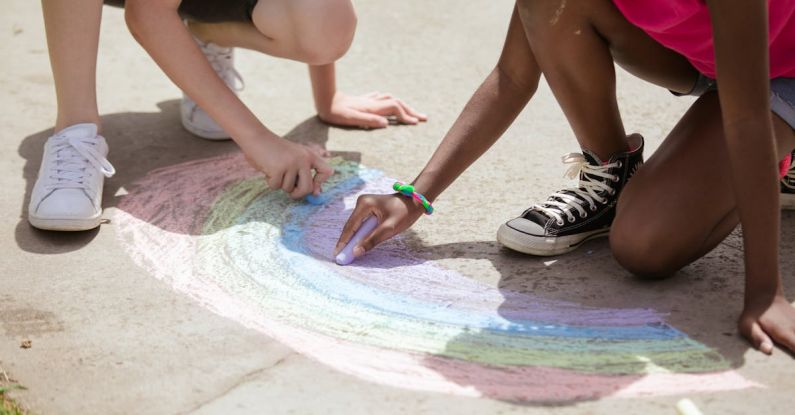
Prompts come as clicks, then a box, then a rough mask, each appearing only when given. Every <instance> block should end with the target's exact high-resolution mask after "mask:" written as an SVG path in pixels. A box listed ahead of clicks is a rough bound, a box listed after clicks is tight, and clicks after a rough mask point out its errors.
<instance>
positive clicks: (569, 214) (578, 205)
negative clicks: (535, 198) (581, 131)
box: [530, 153, 621, 225]
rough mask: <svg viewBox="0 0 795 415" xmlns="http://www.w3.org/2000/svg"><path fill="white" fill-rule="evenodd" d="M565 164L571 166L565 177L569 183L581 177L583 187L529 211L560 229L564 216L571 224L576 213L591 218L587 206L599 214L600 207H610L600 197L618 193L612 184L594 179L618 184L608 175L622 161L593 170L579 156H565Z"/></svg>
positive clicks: (576, 154)
mask: <svg viewBox="0 0 795 415" xmlns="http://www.w3.org/2000/svg"><path fill="white" fill-rule="evenodd" d="M562 161H563V164H568V165H569V168H568V170H566V174H565V177H567V178H569V179H575V178H577V177H582V179H581V180H580V186H579V187H575V188H569V189H565V190H561V191H560V192H557V193H554V194H553V195H552V196H550V197H549V199H547V201H546V202H544V203H542V204H539V205H535V206H533V207H531V208H530V209H533V210H537V211H539V212H541V213H544V214H545V215H547V216H549V217H552V218H555V220H556V222H557V224H558V225H563V224H564V223H565V222H564V220H563V215H565V216H566V219H568V221H569V222H574V221H575V219H576V218H575V217H574V215H573V211H575V210H576V211H577V213H579V215H580V217H581V218H585V217H586V216H588V212H587V211H586V210H585V208H584V206H585V205H586V204H587V205H588V207H589V208H590V209H591V211H596V209H597V205H596V204H597V203H607V199H606V198H604V197H602V196H600V193H602V192H607V193H609V194H610V195H613V194H615V192H616V191H615V189H613V188H612V187H611V186H610V185H609V184H607V183H605V182H601V181H596V180H594V177H601V178H604V179H607V180H610V181H613V182H618V180H619V177H618V176H616V175H614V174H609V173H608V172H607V171H608V170H610V169H612V168H613V167H621V161H616V162H613V163H610V164H604V165H601V166H593V165H591V164H589V163H588V160H586V159H585V156H583V155H582V154H580V153H569V154H566V155H565V156H563V158H562Z"/></svg>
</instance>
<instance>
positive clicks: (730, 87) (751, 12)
mask: <svg viewBox="0 0 795 415" xmlns="http://www.w3.org/2000/svg"><path fill="white" fill-rule="evenodd" d="M707 4H708V6H709V10H710V15H711V17H712V26H713V35H714V43H715V60H716V66H717V68H718V71H717V81H718V87H719V88H720V105H721V113H722V115H723V128H724V133H725V136H726V145H727V148H728V150H729V163H730V164H731V171H732V181H733V183H734V194H735V198H736V200H737V210H738V213H739V216H740V223H741V224H742V228H743V240H744V243H745V274H746V277H745V278H746V288H745V309H744V311H743V315H742V317H741V319H740V330H741V332H742V334H743V335H744V336H746V337H747V338H749V339H750V340H751V341H752V342H753V344H754V346H756V347H757V348H759V349H760V350H761V351H763V352H765V353H771V352H772V350H773V341H776V342H778V343H780V344H782V345H784V346H786V347H788V348H789V349H790V350H792V351H795V309H793V307H792V306H790V304H789V302H787V301H786V300H785V299H784V296H783V290H782V283H781V276H780V271H779V258H778V248H779V247H778V242H779V229H780V212H779V203H778V192H779V189H778V175H777V169H776V165H777V161H778V159H779V158H778V156H777V150H776V139H775V136H774V131H773V122H772V117H771V112H770V78H769V76H770V68H769V66H770V64H769V53H768V49H769V46H768V13H767V1H765V0H708V1H707Z"/></svg>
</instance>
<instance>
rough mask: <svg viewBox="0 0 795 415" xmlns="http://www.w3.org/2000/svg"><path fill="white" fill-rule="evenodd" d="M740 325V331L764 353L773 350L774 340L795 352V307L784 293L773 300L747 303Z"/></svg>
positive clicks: (769, 352)
mask: <svg viewBox="0 0 795 415" xmlns="http://www.w3.org/2000/svg"><path fill="white" fill-rule="evenodd" d="M739 326H740V333H741V334H742V335H743V336H745V338H747V339H748V340H750V341H751V343H752V344H753V345H754V347H756V348H757V349H759V350H760V351H761V352H763V353H766V354H771V353H772V352H773V342H776V343H778V344H779V345H781V346H784V347H786V348H787V349H789V350H790V351H791V352H794V353H795V307H792V305H790V303H789V302H788V301H787V299H786V298H784V296H783V295H777V296H776V297H775V298H774V299H773V301H772V302H769V301H765V302H762V303H760V304H749V305H746V306H745V310H743V313H742V315H741V316H740V322H739Z"/></svg>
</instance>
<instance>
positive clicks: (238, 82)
mask: <svg viewBox="0 0 795 415" xmlns="http://www.w3.org/2000/svg"><path fill="white" fill-rule="evenodd" d="M198 43H199V47H200V48H201V49H202V52H204V56H206V57H207V60H208V61H209V62H210V66H212V67H213V69H214V70H215V72H216V73H217V74H218V76H219V77H221V79H223V80H224V82H226V84H227V85H229V88H231V89H232V90H233V91H237V92H240V91H242V90H243V89H244V88H245V87H246V83H245V81H243V77H242V76H240V72H238V71H237V69H235V67H234V61H233V59H232V48H222V47H220V46H218V45H213V44H211V43H204V42H201V41H198Z"/></svg>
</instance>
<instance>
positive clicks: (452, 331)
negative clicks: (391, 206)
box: [113, 154, 758, 402]
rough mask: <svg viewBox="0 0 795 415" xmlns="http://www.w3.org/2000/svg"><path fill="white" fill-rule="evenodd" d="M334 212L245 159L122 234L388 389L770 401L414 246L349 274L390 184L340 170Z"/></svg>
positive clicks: (393, 248) (194, 168) (692, 350)
mask: <svg viewBox="0 0 795 415" xmlns="http://www.w3.org/2000/svg"><path fill="white" fill-rule="evenodd" d="M336 168H337V172H338V173H337V174H336V175H335V176H334V177H333V178H332V180H331V181H330V182H329V184H328V185H327V189H326V191H325V193H324V198H325V199H326V203H325V204H324V205H310V204H307V203H304V202H294V201H291V200H289V199H288V198H287V197H286V196H285V195H284V194H282V193H281V192H272V191H269V190H268V189H267V188H266V186H265V184H264V181H263V180H262V178H261V177H260V176H259V175H258V174H257V173H256V172H255V171H253V170H252V169H250V168H249V167H247V164H246V163H245V162H244V160H243V157H242V156H241V155H239V154H234V155H229V156H223V157H218V158H213V159H207V160H200V161H194V162H189V163H185V164H181V165H176V166H173V167H169V168H165V169H160V170H156V171H153V172H151V173H150V174H149V175H147V176H146V177H145V178H143V179H142V180H140V181H139V182H138V183H137V184H136V185H134V186H132V188H131V190H130V191H129V193H128V194H127V195H126V196H124V197H123V199H122V201H121V203H120V204H119V205H118V210H117V213H116V214H115V216H114V219H113V222H114V223H115V224H116V225H117V229H118V234H119V238H120V240H121V241H122V243H123V245H124V246H125V249H126V250H127V251H128V253H129V254H130V255H131V257H132V258H133V260H134V261H135V263H136V264H137V265H139V266H140V267H142V268H143V269H145V270H147V271H148V272H150V273H151V274H153V275H154V276H155V277H157V278H159V279H161V280H163V281H165V282H167V283H168V284H170V285H171V286H172V287H173V288H174V289H175V290H177V291H179V292H182V293H184V294H186V295H188V296H190V297H191V298H193V299H195V300H196V301H198V302H199V303H201V304H202V305H203V306H205V307H207V308H208V309H210V310H212V311H214V312H215V313H218V314H220V315H222V316H225V317H228V318H230V319H233V320H235V321H238V322H240V323H241V324H243V325H245V326H247V327H250V328H253V329H256V330H259V331H261V332H263V333H265V334H267V335H268V336H271V337H273V338H275V339H277V340H279V341H281V342H283V343H285V344H287V345H288V346H290V347H292V348H294V349H295V350H296V351H298V352H300V353H303V354H305V355H306V356H309V357H311V358H313V359H316V360H317V361H319V362H321V363H323V364H326V365H328V366H331V367H333V368H335V369H337V370H339V371H342V372H344V373H347V374H351V375H353V376H356V377H359V378H362V379H366V380H369V381H372V382H377V383H381V384H386V385H391V386H396V387H402V388H409V389H416V390H426V391H437V392H445V393H453V394H459V395H466V396H486V397H490V398H495V399H504V400H511V401H530V402H567V401H574V400H585V399H595V398H599V397H604V396H619V397H638V396H653V395H667V394H678V393H691V392H695V391H719V390H732V389H741V388H747V387H752V386H758V385H756V384H755V383H753V382H751V381H748V380H746V379H745V378H743V377H742V376H740V375H739V374H738V373H736V372H735V371H733V370H731V368H730V367H729V364H728V362H726V361H725V360H724V359H723V358H722V357H721V356H720V354H718V353H717V352H716V351H714V350H712V349H710V348H708V347H706V346H704V345H703V344H700V343H698V342H696V341H694V340H692V339H690V338H689V337H688V336H687V335H686V334H685V333H683V332H681V331H679V330H677V329H675V328H673V327H671V326H670V325H668V324H666V323H665V322H664V320H663V318H662V316H661V315H660V314H659V313H657V312H655V311H653V310H648V309H605V308H594V307H586V306H581V305H578V304H575V303H571V302H564V301H558V300H549V299H545V298H543V297H540V296H534V295H529V294H525V293H519V292H506V291H500V290H498V289H496V288H494V287H492V286H489V285H486V284H483V283H480V282H477V281H475V280H473V279H471V278H468V277H466V276H464V275H461V274H459V273H457V272H455V271H452V270H449V269H445V268H443V267H441V266H440V265H438V264H436V263H434V262H433V261H423V260H420V259H418V258H419V257H418V256H417V255H416V253H412V252H411V250H410V249H408V247H407V246H405V245H404V243H403V242H401V240H400V239H399V238H398V239H395V240H393V241H391V242H388V243H386V244H384V245H382V246H381V247H380V248H379V249H378V250H376V251H373V252H372V253H370V254H368V256H366V257H365V258H363V259H362V260H360V261H358V262H356V263H355V264H354V265H351V266H348V267H340V266H337V265H335V264H334V263H333V261H332V258H331V251H332V247H333V245H334V243H335V241H336V237H337V235H338V231H339V229H340V228H341V226H342V224H343V222H344V220H345V219H346V218H347V215H348V212H349V210H350V209H351V208H352V206H353V204H354V203H355V200H356V196H357V195H358V194H360V193H364V192H367V193H373V192H375V193H378V192H384V191H388V190H389V189H390V187H391V185H392V183H393V182H394V180H393V179H390V178H387V177H385V176H384V175H383V173H381V172H380V171H378V170H374V169H369V168H365V167H362V166H360V165H357V164H354V163H351V162H341V161H338V162H337V163H336Z"/></svg>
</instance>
